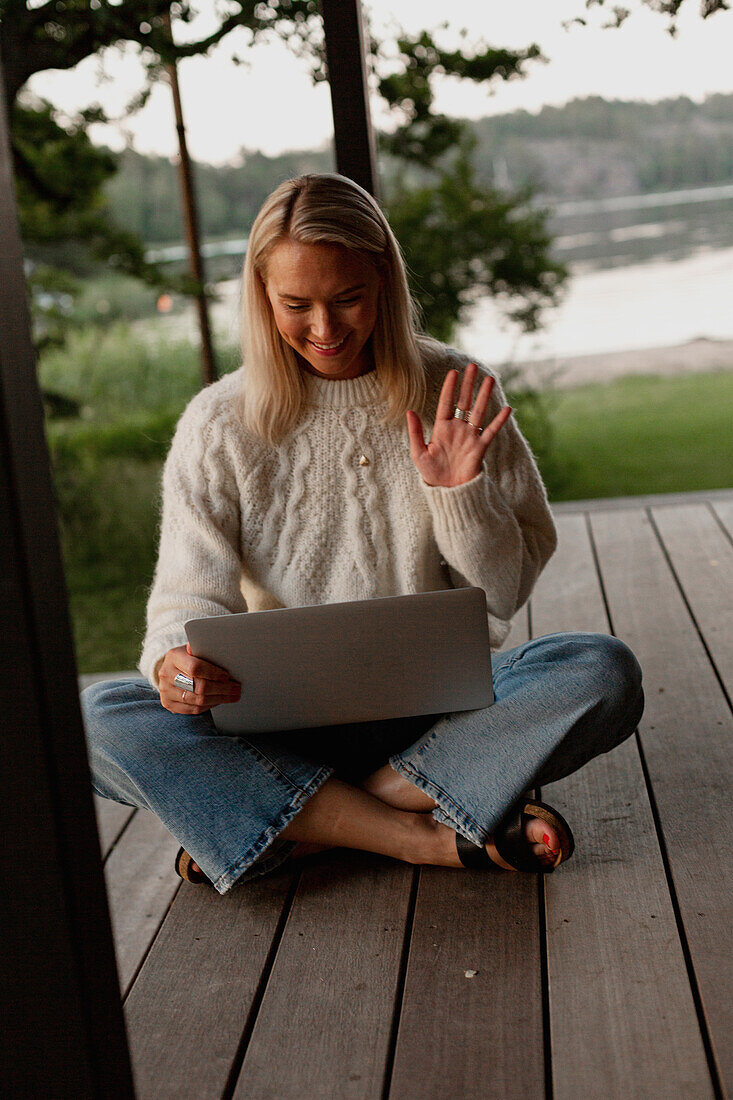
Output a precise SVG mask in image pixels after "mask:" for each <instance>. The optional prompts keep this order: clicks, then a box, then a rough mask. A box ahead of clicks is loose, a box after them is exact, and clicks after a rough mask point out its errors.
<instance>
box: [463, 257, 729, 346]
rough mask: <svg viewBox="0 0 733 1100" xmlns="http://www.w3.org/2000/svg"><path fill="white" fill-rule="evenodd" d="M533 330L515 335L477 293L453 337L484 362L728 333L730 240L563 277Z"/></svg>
mask: <svg viewBox="0 0 733 1100" xmlns="http://www.w3.org/2000/svg"><path fill="white" fill-rule="evenodd" d="M569 282H570V285H569V288H568V292H567V294H566V297H565V300H564V301H563V303H562V304H561V305H560V306H559V307H558V308H557V309H555V310H554V311H552V312H548V313H547V325H546V326H545V328H544V329H543V330H542V332H540V333H536V334H534V335H532V336H523V335H521V334H520V333H519V332H518V330H517V329H516V327H515V326H512V325H509V324H508V323H507V322H506V321H505V320H504V319H503V318H502V315H501V313H500V311H499V309H498V308H497V305H496V303H495V301H493V300H492V299H489V298H487V299H484V300H482V301H481V302H479V303H478V305H477V306H476V307H475V308H474V310H473V313H472V316H471V318H470V320H469V321H468V323H467V324H464V325H461V326H460V328H459V330H458V333H457V335H456V338H455V342H456V343H457V344H458V345H459V346H460V347H461V348H463V349H464V350H465V351H466V352H467V353H468V354H469V355H475V356H476V357H477V358H478V359H482V360H485V361H486V362H489V363H497V362H506V361H509V360H525V359H545V358H554V357H556V356H565V355H587V354H595V353H597V352H606V351H624V350H626V349H632V348H654V347H667V346H671V345H674V344H683V343H686V342H687V341H689V340H694V339H697V338H699V337H707V338H708V339H715V340H733V247H731V248H721V249H714V250H709V251H705V252H699V253H698V254H696V255H694V256H688V257H687V258H686V259H681V260H668V259H657V260H650V261H649V262H647V263H637V264H630V265H628V266H626V267H612V268H606V269H601V270H596V271H588V270H582V269H579V270H578V271H577V272H576V273H575V274H574V275H572V276H571V279H570V281H569Z"/></svg>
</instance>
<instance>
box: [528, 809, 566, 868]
mask: <svg viewBox="0 0 733 1100" xmlns="http://www.w3.org/2000/svg"><path fill="white" fill-rule="evenodd" d="M525 834H526V837H527V840H528V841H529V842H530V843H531V844H532V850H533V851H534V854H535V855H536V856H537V857H538V858H539V859H542V858H543V857H546V858H548V859H550V858H554V857H555V856H556V855H557V853H558V852H559V850H560V839H559V837H558V835H557V832H556V831H555V829H553V828H552V826H551V825H548V824H547V822H546V821H541V820H540V819H539V818H538V817H533V818H530V820H529V821H528V822H527V826H526V829H525Z"/></svg>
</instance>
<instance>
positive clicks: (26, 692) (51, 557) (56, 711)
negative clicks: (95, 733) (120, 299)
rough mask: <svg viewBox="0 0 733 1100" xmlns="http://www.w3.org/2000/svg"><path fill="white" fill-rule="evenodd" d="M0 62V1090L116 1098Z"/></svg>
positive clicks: (115, 1044)
mask: <svg viewBox="0 0 733 1100" xmlns="http://www.w3.org/2000/svg"><path fill="white" fill-rule="evenodd" d="M14 194H15V186H14V180H13V171H12V161H11V154H10V146H9V141H8V132H7V117H6V112H5V96H4V92H3V75H2V68H1V67H0V286H1V287H2V294H0V597H1V603H2V608H3V627H2V630H1V631H0V669H2V682H3V685H4V691H3V701H2V718H1V719H0V722H1V725H0V737H1V738H2V767H0V817H1V818H2V825H1V830H2V831H1V835H2V838H3V853H4V862H5V883H4V887H3V905H2V908H3V940H2V950H3V964H4V965H3V966H2V968H0V969H1V970H2V984H3V989H2V993H1V994H0V996H1V997H2V1005H3V1031H4V1034H3V1048H4V1051H5V1054H6V1057H5V1058H4V1059H3V1070H2V1085H1V1086H0V1087H1V1088H2V1092H3V1095H6V1096H17V1097H26V1096H27V1097H31V1096H48V1097H59V1098H64V1100H65V1098H67V1097H68V1098H69V1100H71V1098H72V1097H73V1098H74V1100H82V1098H83V1100H86V1098H87V1097H90V1098H91V1097H95V1098H99V1100H102V1098H105V1100H106V1098H110V1100H117V1098H125V1100H127V1098H132V1096H133V1086H132V1074H131V1070H130V1062H129V1057H128V1052H127V1045H126V1040H125V1030H124V1024H123V1019H122V1008H121V1004H120V994H119V986H118V982H117V973H116V969H115V958H114V949H113V945H112V934H111V930H110V924H109V912H108V908H107V898H106V894H105V888H104V879H103V876H102V863H101V859H100V852H99V840H98V837H97V829H96V823H95V819H94V806H93V803H92V788H91V782H90V777H89V769H88V766H87V757H86V748H85V743H84V730H83V727H82V719H81V713H80V709H79V696H78V688H77V679H76V668H75V664H74V650H73V642H72V636H71V628H70V624H69V614H68V607H67V603H66V589H65V585H64V575H63V568H62V564H61V553H60V549H59V541H58V533H57V526H56V509H55V500H54V494H53V489H52V483H51V474H50V470H49V462H48V453H47V450H46V442H45V437H44V430H43V409H42V405H41V395H40V392H39V389H38V384H37V381H36V373H35V363H34V356H33V349H32V345H31V333H30V319H29V315H28V302H27V293H26V286H25V279H24V277H23V260H22V253H21V247H20V237H19V233H18V222H17V214H16V210H15V203H14Z"/></svg>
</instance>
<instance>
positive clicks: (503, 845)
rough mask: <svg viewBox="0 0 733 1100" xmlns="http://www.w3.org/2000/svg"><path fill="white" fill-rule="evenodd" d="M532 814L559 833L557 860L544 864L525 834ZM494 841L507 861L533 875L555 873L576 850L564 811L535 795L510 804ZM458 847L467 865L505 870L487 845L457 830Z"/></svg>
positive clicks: (515, 868) (462, 861)
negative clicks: (537, 799)
mask: <svg viewBox="0 0 733 1100" xmlns="http://www.w3.org/2000/svg"><path fill="white" fill-rule="evenodd" d="M528 817H538V818H539V819H540V820H541V821H544V822H546V824H548V825H550V826H551V827H552V828H553V829H554V830H555V832H556V833H557V837H558V841H559V844H560V851H559V852H558V854H557V857H556V859H555V862H554V863H552V864H547V863H543V862H542V860H540V859H538V858H537V856H536V855H535V854H534V852H533V851H532V848H531V845H530V843H529V841H528V840H527V837H526V836H525V834H524V827H525V825H526V820H525V819H526V818H528ZM492 840H493V842H494V847H495V848H496V850H497V852H498V853H499V855H500V856H501V858H502V859H503V860H504V862H505V863H508V864H509V866H510V867H513V868H514V870H515V871H528V872H530V873H532V874H541V875H549V874H551V873H552V872H553V871H554V870H555V868H556V867H559V866H560V864H561V863H565V862H566V861H567V860H569V859H570V857H571V855H572V854H573V851H574V850H575V840H574V838H573V834H572V831H571V829H570V826H569V825H568V823H567V821H566V820H565V818H564V817H563V816H562V814H560V813H558V811H557V810H555V809H553V807H552V806H548V805H547V803H546V802H537V801H535V800H534V799H531V798H520V799H519V800H518V801H517V802H515V803H514V804H513V805H512V806H510V807H509V809H508V810H507V812H506V813H505V814H504V817H503V818H502V819H501V821H500V822H499V824H498V825H497V826H496V829H495V830H494V835H493V837H492ZM456 849H457V851H458V858H459V859H460V861H461V863H462V864H463V866H464V867H471V868H475V869H479V870H488V869H489V868H491V869H492V870H497V869H499V870H500V869H501V868H500V866H499V864H497V863H494V861H493V859H492V858H491V856H490V855H489V853H488V852H487V851H486V848H485V847H484V845H483V844H474V843H473V841H472V840H467V839H466V837H465V836H462V835H461V834H460V833H456Z"/></svg>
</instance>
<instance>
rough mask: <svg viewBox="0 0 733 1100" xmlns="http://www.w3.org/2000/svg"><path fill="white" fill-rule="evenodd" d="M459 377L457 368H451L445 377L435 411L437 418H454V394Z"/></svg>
mask: <svg viewBox="0 0 733 1100" xmlns="http://www.w3.org/2000/svg"><path fill="white" fill-rule="evenodd" d="M457 379H458V371H457V370H449V371H448V373H447V374H446V376H445V378H444V379H443V386H442V388H441V391H440V397H439V398H438V408H437V409H436V411H435V419H436V420H451V419H452V417H453V407H454V405H455V402H454V400H453V394H454V392H455V388H456V380H457Z"/></svg>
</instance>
